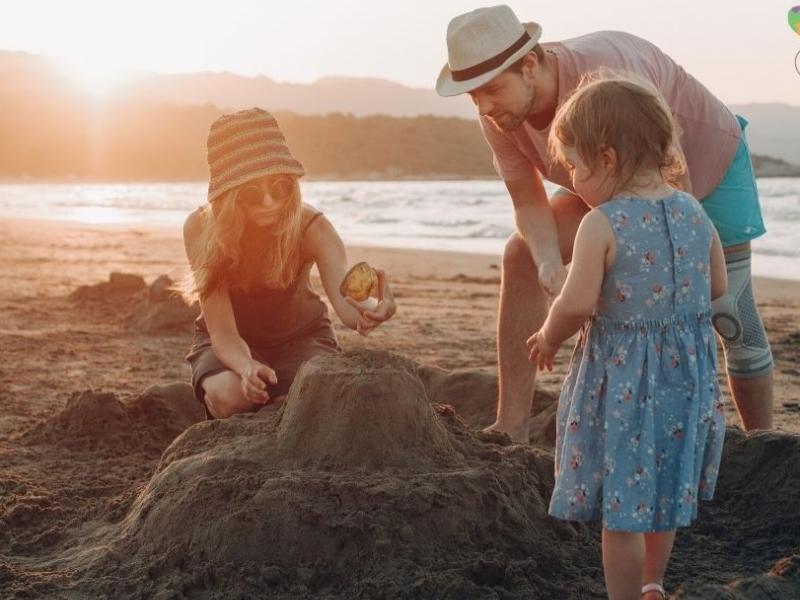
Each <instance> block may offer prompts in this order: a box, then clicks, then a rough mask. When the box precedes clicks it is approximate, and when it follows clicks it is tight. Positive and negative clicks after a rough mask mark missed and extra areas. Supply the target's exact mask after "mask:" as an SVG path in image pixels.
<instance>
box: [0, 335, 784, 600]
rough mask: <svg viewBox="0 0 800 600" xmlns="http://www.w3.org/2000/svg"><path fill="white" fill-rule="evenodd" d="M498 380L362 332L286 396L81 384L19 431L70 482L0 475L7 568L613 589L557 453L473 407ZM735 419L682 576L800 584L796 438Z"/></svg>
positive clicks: (29, 591)
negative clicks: (363, 342)
mask: <svg viewBox="0 0 800 600" xmlns="http://www.w3.org/2000/svg"><path fill="white" fill-rule="evenodd" d="M491 390H496V381H493V379H492V378H491V377H489V376H483V375H481V374H476V373H472V374H468V373H446V372H441V371H437V370H432V369H427V368H423V367H421V366H420V365H418V364H416V363H413V362H412V361H409V360H407V359H403V358H400V357H398V356H395V355H391V354H388V353H385V352H367V351H360V352H353V353H345V354H342V355H328V356H324V357H319V358H316V359H313V360H312V361H310V362H309V363H307V364H306V366H304V367H303V369H302V370H301V372H300V374H299V375H298V377H297V379H296V381H295V384H294V386H293V387H292V389H291V391H290V394H289V396H288V397H287V399H286V401H285V402H284V403H283V404H282V405H281V406H280V407H277V406H275V405H268V406H267V407H265V408H264V409H262V410H261V411H259V412H258V413H255V414H249V415H244V416H239V417H234V418H231V419H227V420H223V421H203V422H199V423H197V421H198V420H199V419H201V418H202V411H201V409H200V406H199V404H198V403H197V402H196V401H195V400H194V399H193V398H192V397H191V391H190V390H189V389H188V386H185V385H183V384H176V385H174V386H164V387H162V388H151V389H149V390H148V391H147V392H145V393H144V394H142V395H140V396H139V397H137V398H135V399H133V400H132V401H130V402H120V401H119V400H118V399H117V398H116V397H115V396H114V395H112V394H103V393H96V392H86V393H82V394H76V395H75V396H74V397H73V398H71V399H70V401H69V402H68V403H67V407H66V408H65V409H64V410H63V411H62V412H61V413H59V414H56V415H54V416H53V417H52V418H50V419H49V420H48V421H46V422H45V423H43V424H42V425H41V426H39V427H35V428H34V429H32V430H30V431H29V432H28V433H27V434H25V435H23V436H22V438H21V439H22V440H24V442H25V443H24V444H23V445H22V446H21V447H22V449H23V451H24V452H33V450H38V451H41V455H40V459H39V460H41V461H42V465H46V464H49V465H50V466H49V467H48V468H51V469H52V470H53V471H54V472H58V469H61V468H63V469H65V470H66V472H65V473H64V474H63V480H61V479H58V478H57V477H56V478H54V479H52V480H51V483H50V486H51V490H52V488H56V490H57V491H56V493H52V491H51V492H50V493H49V495H48V494H45V493H40V492H38V491H37V490H35V489H33V488H32V487H30V486H31V482H26V481H16V482H15V481H13V480H11V479H6V480H3V479H0V485H2V486H3V488H4V489H10V490H11V495H10V500H4V501H3V502H2V503H0V525H2V527H0V544H2V545H0V549H2V548H6V550H5V552H9V551H10V552H12V553H13V554H23V555H25V556H27V557H28V558H27V559H26V562H25V563H24V565H25V566H23V563H18V562H14V563H12V562H5V561H4V559H2V557H1V556H0V585H2V586H3V589H4V593H6V594H7V595H8V596H9V597H12V598H24V597H32V596H33V597H35V596H43V597H59V594H62V595H63V592H64V591H65V590H67V589H69V590H70V592H69V594H71V595H72V597H80V598H105V597H112V596H113V597H115V598H151V597H153V598H194V597H200V598H242V597H247V598H249V597H270V598H423V599H428V598H430V599H433V598H437V599H438V598H468V599H469V598H531V597H535V598H545V599H549V598H553V599H561V598H576V599H577V598H591V597H597V598H602V597H604V586H603V580H602V568H601V563H600V548H599V544H598V540H599V528H598V526H597V525H584V524H579V523H574V524H571V523H564V522H561V521H557V520H555V519H552V518H550V517H549V516H548V515H547V504H548V500H549V497H550V493H551V491H552V486H553V475H552V467H553V465H552V454H551V453H550V452H549V451H548V450H546V449H541V448H535V447H530V446H520V445H512V444H510V442H509V440H508V438H507V437H506V436H504V435H501V434H483V433H480V432H479V431H476V430H474V429H470V428H469V427H468V426H467V423H466V422H467V421H474V422H481V424H485V420H483V419H484V417H486V416H487V414H488V413H487V409H486V407H485V406H484V405H483V400H481V398H483V397H484V396H485V395H487V391H491ZM493 400H494V398H493V397H487V402H490V403H492V402H493ZM543 404H544V405H547V406H548V408H547V409H546V410H543V411H542V412H541V413H540V415H541V416H542V420H541V422H542V423H545V422H546V421H547V419H548V418H549V417H547V414H548V413H547V411H549V410H551V408H552V403H551V404H549V405H548V404H546V403H543ZM454 406H455V407H459V406H460V407H461V409H462V410H463V412H459V409H458V408H455V409H454V408H453V407H454ZM462 414H463V415H464V419H463V420H462V418H461V415H462ZM192 423H196V424H194V425H192ZM186 427H188V429H186V430H185V431H184V432H183V433H182V434H180V435H179V436H178V437H177V439H175V440H174V442H172V443H171V444H170V442H171V441H172V439H173V438H174V437H175V435H177V434H178V432H179V431H180V430H181V429H183V428H186ZM727 435H728V437H727V441H726V446H725V453H724V457H723V463H722V467H721V473H720V479H719V483H718V488H717V493H716V497H715V500H714V501H713V502H711V503H703V504H701V510H700V518H699V520H698V522H697V524H696V525H695V526H694V527H693V528H691V529H686V530H681V532H680V533H679V535H678V540H677V543H676V553H675V555H674V557H673V560H672V563H671V565H670V569H669V571H668V576H667V581H666V584H667V587H668V589H670V590H671V591H673V592H676V594H677V595H676V597H677V598H681V599H688V598H692V599H701V598H702V599H712V600H717V599H718V600H722V599H726V600H729V599H756V598H758V599H761V598H796V597H800V552H798V551H799V550H800V534H799V532H800V513H799V512H798V510H797V507H798V506H800V438H798V436H792V435H785V434H778V433H767V432H765V433H759V434H755V435H752V436H749V437H748V436H745V435H744V434H742V433H741V432H739V431H738V430H735V429H729V430H728V434H727ZM159 444H161V446H160V450H163V454H161V453H160V450H159V449H158V448H159ZM168 444H170V445H169V447H167V445H168ZM159 454H160V459H159ZM51 456H55V457H56V458H50V457H51ZM81 457H83V459H82V460H83V462H81ZM90 457H92V460H91V461H90ZM65 459H71V460H65ZM48 460H51V461H52V462H51V463H47V461H48ZM148 460H150V461H152V462H150V463H149V464H151V465H152V467H151V470H150V471H149V472H148V473H145V474H139V473H138V472H136V467H137V466H139V467H141V465H142V464H144V465H147V464H148V463H147V461H148ZM87 467H88V472H87ZM42 468H45V467H44V466H43V467H42ZM70 469H71V470H70ZM126 481H127V482H129V483H128V484H127V486H126V485H125V482H126ZM137 481H138V482H141V483H140V485H131V483H130V482H137ZM26 486H27V487H26ZM59 486H60V487H59ZM4 536H5V537H4ZM65 597H66V596H65Z"/></svg>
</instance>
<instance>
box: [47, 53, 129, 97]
mask: <svg viewBox="0 0 800 600" xmlns="http://www.w3.org/2000/svg"><path fill="white" fill-rule="evenodd" d="M60 66H61V68H62V69H63V71H64V72H65V73H66V74H67V76H68V77H69V78H70V79H72V80H73V81H74V82H75V83H76V84H77V85H79V86H80V87H81V88H83V89H84V90H86V91H87V92H89V93H90V94H92V95H93V96H97V97H103V96H106V95H108V94H109V93H111V92H113V91H114V89H115V88H117V87H119V86H120V85H122V84H124V83H125V82H127V81H128V80H129V79H130V77H131V76H130V73H128V72H126V71H124V70H122V69H120V68H119V67H117V66H114V65H105V64H99V63H95V64H92V63H86V62H76V61H75V62H74V61H60Z"/></svg>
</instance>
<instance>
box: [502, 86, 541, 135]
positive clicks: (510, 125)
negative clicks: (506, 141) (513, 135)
mask: <svg viewBox="0 0 800 600" xmlns="http://www.w3.org/2000/svg"><path fill="white" fill-rule="evenodd" d="M528 94H529V95H528V101H527V102H526V103H525V108H524V109H523V110H521V111H520V112H519V113H506V114H507V115H509V116H513V120H506V121H505V122H503V123H500V122H497V121H495V124H496V125H497V126H498V127H500V129H502V130H503V131H513V130H514V129H516V128H517V127H519V126H520V125H522V124H523V123H524V122H525V120H526V119H527V118H528V117H529V116H531V115H532V114H533V103H534V101H535V100H536V89H535V87H534V85H533V84H532V83H531V87H530V90H529V92H528Z"/></svg>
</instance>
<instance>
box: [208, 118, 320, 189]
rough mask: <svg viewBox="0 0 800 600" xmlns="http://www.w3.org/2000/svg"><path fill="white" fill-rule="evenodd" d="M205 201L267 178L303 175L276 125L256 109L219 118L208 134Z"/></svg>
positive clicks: (302, 170) (274, 121) (272, 119)
mask: <svg viewBox="0 0 800 600" xmlns="http://www.w3.org/2000/svg"><path fill="white" fill-rule="evenodd" d="M208 170H209V171H210V180H209V182H208V201H209V202H213V201H214V200H216V199H217V198H219V197H220V196H221V195H222V194H224V193H225V192H227V191H229V190H232V189H234V188H236V187H238V186H240V185H242V184H243V183H247V182H248V181H252V180H253V179H258V178H259V177H265V176H267V175H296V176H297V177H302V176H303V175H305V173H306V172H305V169H303V165H301V164H300V162H299V161H298V160H297V159H296V158H295V157H294V156H292V153H291V152H290V151H289V146H287V145H286V138H285V137H284V136H283V133H282V132H281V130H280V128H279V127H278V122H277V121H276V120H275V117H273V116H272V115H271V114H270V113H268V112H267V111H265V110H262V109H260V108H250V109H248V110H240V111H238V112H235V113H231V114H229V115H222V116H221V117H220V118H218V119H217V120H216V121H214V122H213V123H212V124H211V129H210V130H209V132H208Z"/></svg>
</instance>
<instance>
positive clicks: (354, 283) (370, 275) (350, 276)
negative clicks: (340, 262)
mask: <svg viewBox="0 0 800 600" xmlns="http://www.w3.org/2000/svg"><path fill="white" fill-rule="evenodd" d="M377 286H378V274H377V273H376V272H375V269H373V268H372V267H370V266H369V264H367V263H365V262H360V263H358V264H355V265H353V267H352V268H351V269H350V270H349V271H348V272H347V274H346V275H345V276H344V279H343V280H342V285H340V286H339V292H341V294H342V296H350V297H351V298H352V299H353V300H355V301H356V302H361V301H363V300H366V299H367V298H369V296H370V294H371V293H372V291H373V290H374V289H375V288H376V287H377Z"/></svg>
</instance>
